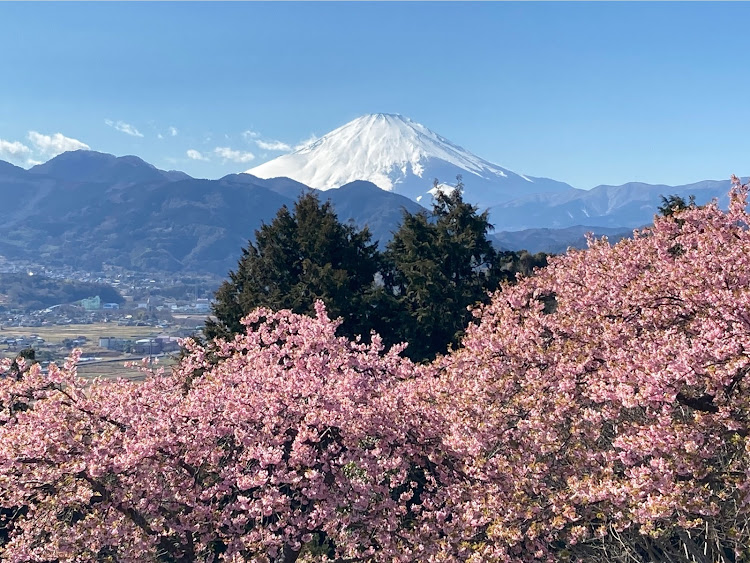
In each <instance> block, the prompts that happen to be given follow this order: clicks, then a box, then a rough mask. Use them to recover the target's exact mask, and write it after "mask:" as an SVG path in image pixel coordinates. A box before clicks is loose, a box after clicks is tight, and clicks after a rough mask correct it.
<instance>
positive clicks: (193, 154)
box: [186, 149, 208, 160]
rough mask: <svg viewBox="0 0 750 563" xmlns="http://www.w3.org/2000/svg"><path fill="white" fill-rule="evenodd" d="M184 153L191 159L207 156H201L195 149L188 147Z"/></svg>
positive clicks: (205, 158)
mask: <svg viewBox="0 0 750 563" xmlns="http://www.w3.org/2000/svg"><path fill="white" fill-rule="evenodd" d="M186 154H187V156H188V158H190V159H192V160H208V157H205V156H203V155H202V154H201V153H200V152H198V151H197V150H195V149H188V150H187V153H186Z"/></svg>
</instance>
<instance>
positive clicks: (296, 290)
mask: <svg viewBox="0 0 750 563" xmlns="http://www.w3.org/2000/svg"><path fill="white" fill-rule="evenodd" d="M378 256H379V255H378V253H377V247H376V245H375V244H371V243H370V234H369V232H368V230H367V229H366V228H365V229H363V230H357V229H355V228H354V227H353V226H352V225H348V224H342V223H341V222H339V220H338V218H337V216H336V214H335V212H334V211H333V208H332V207H331V204H330V202H325V203H323V204H321V203H320V201H319V199H318V197H317V195H315V194H314V193H313V192H309V193H306V194H303V195H302V196H300V198H299V199H298V200H297V202H296V203H295V204H294V210H293V212H292V211H290V210H289V209H288V208H287V207H282V208H281V209H280V210H279V212H278V213H277V214H276V217H275V218H274V220H273V221H272V222H271V223H270V224H268V225H263V226H262V227H261V228H260V229H258V230H257V231H256V233H255V242H254V243H253V242H250V243H249V244H248V246H247V247H246V248H244V249H243V250H242V258H241V259H240V260H239V263H238V265H237V269H236V270H235V271H232V272H230V274H229V280H227V281H225V282H224V283H223V284H222V285H221V287H220V288H219V290H218V291H217V293H216V299H215V304H214V310H213V312H214V316H215V320H210V321H208V322H207V324H206V329H205V333H206V336H207V337H209V338H215V337H217V336H222V337H227V336H230V335H232V334H238V333H241V332H244V327H243V326H242V324H241V319H242V318H243V317H244V316H245V315H247V314H248V313H249V312H250V311H252V310H253V309H255V308H256V307H267V308H270V309H273V310H276V311H278V310H282V309H289V310H292V311H294V312H296V313H306V314H312V313H313V312H314V305H315V302H316V300H318V299H320V300H322V301H323V302H325V304H326V306H327V307H328V310H329V312H330V314H332V315H334V316H336V317H338V316H340V317H342V318H343V319H344V323H343V325H342V327H341V329H342V331H343V333H344V334H347V335H349V336H353V335H355V334H364V335H368V334H369V333H370V330H371V329H372V328H374V325H373V318H375V319H377V313H378V311H377V310H375V309H374V308H373V306H374V305H375V304H376V296H377V293H378V290H377V287H376V286H375V274H376V272H377V271H378V269H379V260H378Z"/></svg>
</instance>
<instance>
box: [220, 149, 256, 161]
mask: <svg viewBox="0 0 750 563" xmlns="http://www.w3.org/2000/svg"><path fill="white" fill-rule="evenodd" d="M214 153H215V154H217V155H218V156H220V157H221V158H223V159H224V162H226V161H227V160H231V161H232V162H250V161H251V160H255V155H254V154H253V153H251V152H243V151H238V150H234V149H231V148H229V147H216V148H215V149H214Z"/></svg>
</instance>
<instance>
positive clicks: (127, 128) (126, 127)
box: [104, 119, 143, 137]
mask: <svg viewBox="0 0 750 563" xmlns="http://www.w3.org/2000/svg"><path fill="white" fill-rule="evenodd" d="M104 123H105V125H109V126H110V127H113V128H114V129H116V130H117V131H119V132H120V133H125V134H127V135H130V136H132V137H143V133H141V132H140V131H138V129H136V128H135V127H133V126H132V125H130V123H125V122H124V121H117V122H115V121H112V120H111V119H105V120H104Z"/></svg>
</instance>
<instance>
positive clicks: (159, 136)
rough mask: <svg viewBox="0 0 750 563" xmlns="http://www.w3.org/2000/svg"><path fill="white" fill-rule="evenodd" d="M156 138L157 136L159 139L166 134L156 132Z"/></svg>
mask: <svg viewBox="0 0 750 563" xmlns="http://www.w3.org/2000/svg"><path fill="white" fill-rule="evenodd" d="M156 138H157V139H163V138H164V135H162V134H161V133H157V134H156Z"/></svg>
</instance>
